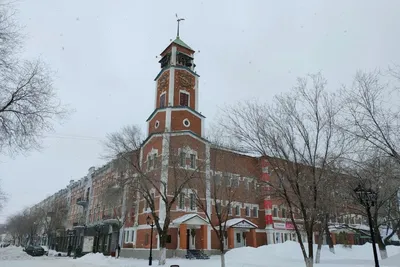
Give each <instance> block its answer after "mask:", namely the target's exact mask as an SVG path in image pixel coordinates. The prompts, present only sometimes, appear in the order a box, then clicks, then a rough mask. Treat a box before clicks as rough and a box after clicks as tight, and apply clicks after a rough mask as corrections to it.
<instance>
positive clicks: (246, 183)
mask: <svg viewBox="0 0 400 267" xmlns="http://www.w3.org/2000/svg"><path fill="white" fill-rule="evenodd" d="M245 186H246V190H250V182H249V181H246V182H245Z"/></svg>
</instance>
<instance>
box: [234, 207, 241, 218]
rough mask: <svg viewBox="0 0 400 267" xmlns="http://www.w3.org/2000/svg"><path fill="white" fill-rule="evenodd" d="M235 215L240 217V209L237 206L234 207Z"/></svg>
mask: <svg viewBox="0 0 400 267" xmlns="http://www.w3.org/2000/svg"><path fill="white" fill-rule="evenodd" d="M235 215H236V216H240V207H239V206H236V207H235Z"/></svg>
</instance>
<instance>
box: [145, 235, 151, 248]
mask: <svg viewBox="0 0 400 267" xmlns="http://www.w3.org/2000/svg"><path fill="white" fill-rule="evenodd" d="M149 237H150V235H149V234H145V235H144V244H145V245H146V246H147V245H148V244H149Z"/></svg>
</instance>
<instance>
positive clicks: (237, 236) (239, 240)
mask: <svg viewBox="0 0 400 267" xmlns="http://www.w3.org/2000/svg"><path fill="white" fill-rule="evenodd" d="M241 238H242V237H241V236H240V233H236V242H237V243H240V242H241Z"/></svg>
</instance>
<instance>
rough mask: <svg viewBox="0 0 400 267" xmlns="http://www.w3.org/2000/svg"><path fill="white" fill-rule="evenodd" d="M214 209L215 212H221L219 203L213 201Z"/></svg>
mask: <svg viewBox="0 0 400 267" xmlns="http://www.w3.org/2000/svg"><path fill="white" fill-rule="evenodd" d="M215 211H216V213H220V212H221V203H215Z"/></svg>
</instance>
